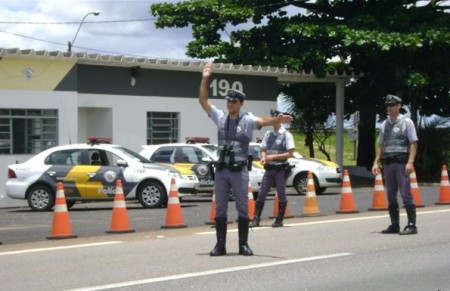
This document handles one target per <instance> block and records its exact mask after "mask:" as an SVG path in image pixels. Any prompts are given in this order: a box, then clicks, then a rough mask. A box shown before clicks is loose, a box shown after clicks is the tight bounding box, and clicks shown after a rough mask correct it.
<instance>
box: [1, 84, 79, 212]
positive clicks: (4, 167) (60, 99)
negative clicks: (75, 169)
mask: <svg viewBox="0 0 450 291" xmlns="http://www.w3.org/2000/svg"><path fill="white" fill-rule="evenodd" d="M0 100H2V103H1V107H2V108H8V109H13V108H14V109H58V112H59V116H58V118H59V120H58V135H59V143H60V144H67V143H69V142H70V141H72V142H73V141H76V140H77V139H78V138H77V128H78V105H77V93H75V92H61V91H59V92H58V91H17V90H14V91H12V90H11V91H10V90H0ZM32 156H33V155H28V154H21V155H0V165H1V166H0V198H4V196H5V183H6V180H7V177H8V165H10V164H13V163H16V162H19V163H20V162H24V161H26V160H28V159H29V158H30V157H32ZM0 204H1V203H0Z"/></svg>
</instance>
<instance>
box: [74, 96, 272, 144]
mask: <svg viewBox="0 0 450 291" xmlns="http://www.w3.org/2000/svg"><path fill="white" fill-rule="evenodd" d="M212 103H213V104H214V105H216V106H218V107H219V108H220V109H226V103H225V100H216V99H215V100H212ZM78 104H79V106H80V107H81V108H112V125H111V127H112V128H113V131H112V135H111V136H104V137H111V138H112V142H113V143H115V144H120V145H123V146H125V147H128V148H130V149H132V150H135V151H138V152H139V151H140V150H141V146H142V145H145V144H146V142H147V112H150V111H153V112H154V111H163V112H179V113H180V124H179V134H180V136H179V137H178V138H179V141H180V142H183V141H184V140H185V137H187V136H207V137H209V138H210V139H211V142H213V143H215V142H217V138H216V132H217V130H216V127H215V125H214V123H213V122H212V121H211V120H210V119H209V118H208V117H207V115H206V113H205V112H204V111H203V109H202V108H201V107H200V104H199V102H198V100H197V99H196V98H174V97H170V98H167V97H165V98H162V97H139V96H122V95H92V94H80V95H79V103H78ZM271 108H276V100H274V101H246V102H245V104H244V110H245V111H246V112H252V113H253V114H255V115H259V116H267V115H268V114H269V110H270V109H271ZM91 110H92V109H91ZM85 114H86V112H85V110H80V130H79V133H80V140H81V142H84V141H85V138H86V137H87V136H89V135H95V134H94V132H93V130H89V129H91V127H92V128H94V125H92V126H91V125H89V124H85V123H86V122H87V123H88V120H90V118H88V117H85V116H84V115H85ZM82 116H83V118H82ZM82 119H83V120H85V121H82ZM81 126H85V127H86V128H87V129H88V130H86V131H84V130H82V129H81ZM257 136H260V137H262V132H260V133H259V134H258V132H255V138H256V137H257Z"/></svg>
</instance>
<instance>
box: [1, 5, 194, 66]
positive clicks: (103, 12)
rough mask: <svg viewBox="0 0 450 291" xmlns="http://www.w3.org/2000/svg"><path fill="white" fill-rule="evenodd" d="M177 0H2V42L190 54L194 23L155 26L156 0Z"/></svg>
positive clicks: (173, 56)
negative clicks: (188, 52)
mask: <svg viewBox="0 0 450 291" xmlns="http://www.w3.org/2000/svg"><path fill="white" fill-rule="evenodd" d="M155 2H177V1H175V0H164V1H155V0H145V1H143V0H126V1H125V0H89V1H78V0H77V1H74V0H44V1H42V0H34V1H27V0H9V1H3V0H0V5H1V7H2V8H1V12H0V47H1V48H20V49H34V50H48V51H67V50H68V42H69V41H71V42H72V40H73V39H74V37H75V35H76V32H77V29H78V27H80V22H81V21H82V19H83V17H84V16H85V15H86V14H88V13H90V12H95V11H98V12H100V14H99V15H98V16H94V15H93V14H90V15H88V16H87V17H86V18H85V21H84V22H83V24H82V25H81V27H80V30H79V32H78V35H77V36H76V39H75V41H74V43H73V47H72V51H73V52H89V53H100V54H114V55H127V56H144V57H151V58H168V59H191V58H190V57H187V56H186V55H185V51H186V46H187V44H188V43H189V41H191V40H192V31H191V29H190V28H164V29H157V28H156V27H155V21H154V19H155V18H154V17H153V16H152V15H151V13H150V5H151V4H152V3H155Z"/></svg>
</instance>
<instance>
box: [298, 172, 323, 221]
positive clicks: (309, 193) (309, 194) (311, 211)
mask: <svg viewBox="0 0 450 291" xmlns="http://www.w3.org/2000/svg"><path fill="white" fill-rule="evenodd" d="M319 214H320V209H319V204H318V203H317V197H316V189H315V187H314V178H313V175H312V173H311V172H308V182H307V184H306V197H305V205H304V207H303V212H302V215H303V216H317V215H319Z"/></svg>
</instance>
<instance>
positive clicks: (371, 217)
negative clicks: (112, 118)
mask: <svg viewBox="0 0 450 291" xmlns="http://www.w3.org/2000/svg"><path fill="white" fill-rule="evenodd" d="M443 212H450V209H441V210H430V211H420V212H419V211H417V215H423V214H435V213H443ZM400 215H401V216H405V215H406V213H402V214H400ZM386 217H389V215H388V214H383V215H377V216H365V217H351V218H342V219H330V220H322V221H309V222H299V223H284V225H285V226H305V225H316V224H327V223H336V222H351V221H359V220H370V219H380V218H386ZM284 222H286V220H285V221H284ZM270 228H272V227H266V226H263V227H254V228H252V230H263V229H270ZM228 232H237V229H230V230H228ZM196 234H199V235H208V234H216V231H215V230H213V231H204V232H197V233H196Z"/></svg>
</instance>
